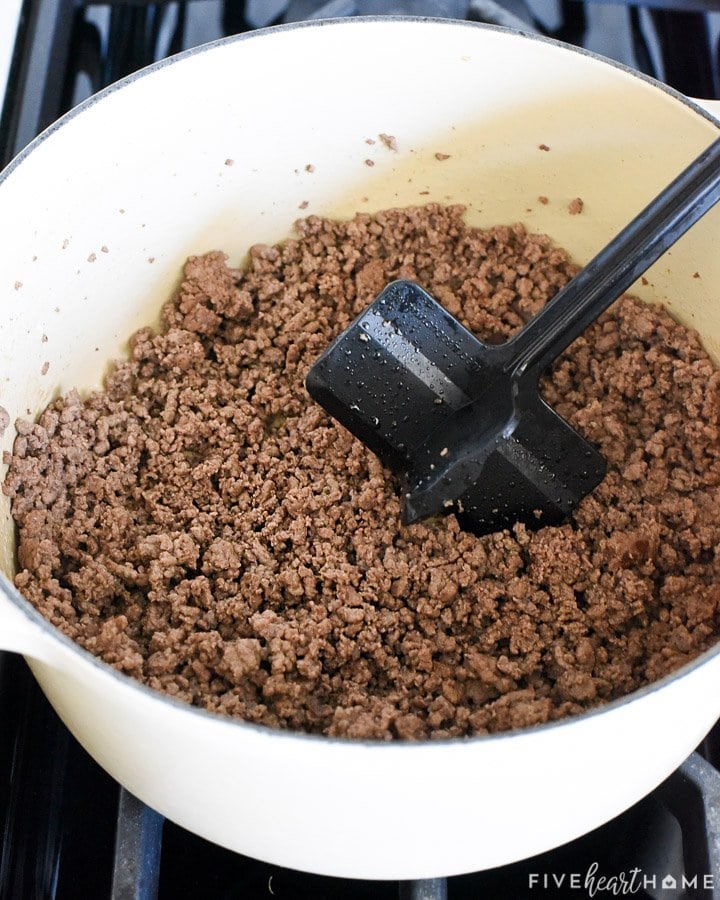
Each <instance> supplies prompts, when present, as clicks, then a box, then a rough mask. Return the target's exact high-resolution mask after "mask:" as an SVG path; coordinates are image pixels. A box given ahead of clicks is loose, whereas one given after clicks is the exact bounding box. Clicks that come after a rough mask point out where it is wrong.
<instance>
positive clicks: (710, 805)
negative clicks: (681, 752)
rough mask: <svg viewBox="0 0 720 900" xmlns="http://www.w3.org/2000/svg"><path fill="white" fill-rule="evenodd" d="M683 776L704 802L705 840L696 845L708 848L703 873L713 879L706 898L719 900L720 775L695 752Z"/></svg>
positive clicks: (682, 768)
mask: <svg viewBox="0 0 720 900" xmlns="http://www.w3.org/2000/svg"><path fill="white" fill-rule="evenodd" d="M680 774H681V775H682V777H683V778H685V779H687V781H688V782H690V783H691V784H692V785H693V786H694V787H695V788H696V789H697V791H698V794H699V797H700V801H701V803H702V808H703V816H702V820H701V821H700V822H698V823H697V825H698V827H699V828H700V829H701V831H702V835H703V836H704V841H703V840H700V841H699V842H697V844H698V845H700V846H703V847H704V848H705V849H706V852H707V859H705V860H703V862H704V863H705V870H704V871H705V872H706V873H707V874H708V875H710V876H712V888H711V889H710V891H709V892H708V894H707V896H711V897H712V900H720V772H718V770H717V769H716V768H715V767H714V766H713V765H711V764H710V763H709V762H708V761H707V760H706V759H703V757H702V756H700V754H699V753H693V754H692V756H689V757H688V758H687V759H686V760H685V762H684V763H683V764H682V766H680Z"/></svg>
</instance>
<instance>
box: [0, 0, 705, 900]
mask: <svg viewBox="0 0 720 900" xmlns="http://www.w3.org/2000/svg"><path fill="white" fill-rule="evenodd" d="M0 2H3V0H0ZM542 3H543V0H501V5H498V3H496V2H495V0H435V2H429V0H427V2H425V0H404V2H402V0H398V2H393V0H363V2H359V0H358V2H355V0H330V2H324V0H246V2H233V0H226V2H221V0H174V2H170V0H166V2H149V0H112V2H105V3H100V2H84V0H24V3H23V7H22V13H21V23H20V28H19V33H18V39H17V43H16V50H15V54H14V58H13V61H12V66H11V71H10V78H9V86H8V92H7V96H6V99H5V103H4V106H3V111H2V117H1V119H0V164H3V163H4V162H7V161H9V160H10V159H11V158H12V157H13V156H14V155H15V154H16V153H17V152H18V151H19V150H21V149H22V148H23V147H24V146H25V145H26V144H27V143H28V142H29V141H30V140H32V138H33V137H34V136H35V135H36V134H37V133H38V132H39V131H41V130H42V129H43V128H44V127H46V126H47V125H49V124H50V123H51V122H53V121H55V120H56V119H57V118H58V117H59V116H60V115H61V114H62V113H63V112H65V111H66V110H67V109H69V108H71V107H72V106H73V105H74V104H75V103H77V102H79V101H80V100H81V99H83V98H84V97H86V96H89V95H90V94H92V93H94V92H95V91H97V90H99V89H100V88H102V87H104V86H105V85H107V84H110V83H112V82H113V81H115V80H117V79H118V78H121V77H122V76H124V75H126V74H128V73H130V72H132V71H135V70H136V69H138V68H140V67H142V66H144V65H147V64H149V63H151V62H153V61H155V60H156V59H159V58H162V57H164V56H167V55H169V54H172V53H175V52H177V51H179V50H181V49H183V48H185V47H188V46H192V45H193V43H197V42H198V39H200V40H207V39H210V38H212V37H218V36H222V35H225V34H234V33H239V32H242V31H246V30H248V29H250V28H253V27H259V26H263V25H269V24H275V23H277V22H281V21H295V20H297V19H301V18H308V17H317V16H322V15H334V16H338V15H356V14H358V13H361V12H362V13H368V14H377V13H381V12H390V13H401V14H420V15H424V14H434V15H444V16H450V17H452V16H455V17H465V18H472V19H475V20H483V21H492V22H494V23H497V24H511V25H512V24H517V23H518V22H520V23H522V26H523V27H524V28H526V29H533V30H536V31H538V32H540V33H543V34H548V35H550V36H553V37H556V38H559V39H561V40H565V41H568V42H569V43H573V44H577V45H582V46H586V45H590V46H596V43H597V37H598V34H597V25H596V26H595V32H593V23H592V21H591V20H592V18H593V15H592V13H593V8H592V7H591V6H590V5H589V4H583V3H581V2H576V0H555V2H554V6H553V10H551V12H552V13H553V14H552V15H544V16H540V15H539V13H538V12H537V9H538V8H539V5H541V4H542ZM551 5H552V4H551V0H545V6H546V7H548V8H549V7H550V6H551ZM659 6H660V3H659V2H658V0H649V2H648V7H651V8H641V7H639V6H630V7H629V8H628V9H627V10H626V9H625V8H624V7H622V6H617V7H615V8H614V17H615V20H616V21H617V22H619V23H620V27H621V28H623V29H624V32H623V33H622V35H621V36H622V38H623V40H622V41H619V40H618V44H620V43H623V44H624V46H625V47H626V48H627V47H629V48H630V49H629V51H628V50H627V49H626V50H625V51H624V53H625V55H624V56H623V55H620V54H619V52H618V54H615V53H614V52H613V51H614V47H615V45H614V44H613V42H612V40H611V41H610V42H609V43H608V41H607V40H606V42H605V46H604V48H603V49H604V52H606V53H607V54H608V55H617V56H618V57H619V58H621V59H622V61H624V62H629V63H630V64H632V65H635V66H636V67H637V68H639V69H640V70H642V71H644V72H646V73H648V74H651V75H654V76H656V77H659V78H661V79H663V80H665V81H667V82H668V83H670V84H672V85H673V86H674V87H677V88H678V89H680V90H683V91H685V92H686V93H689V94H691V95H694V96H700V97H714V96H720V91H719V90H718V88H720V81H719V80H718V47H717V46H714V44H715V42H716V41H717V36H716V35H715V36H713V35H714V34H715V31H716V30H717V28H716V25H717V22H713V20H712V18H711V17H709V16H708V15H707V12H708V10H720V0H664V2H662V8H655V7H659ZM533 10H535V12H533ZM601 30H602V29H601ZM602 36H603V35H602V34H601V35H600V37H602ZM593 42H595V43H593ZM628 53H629V56H628ZM0 723H1V725H0V900H5V898H7V900H26V898H27V900H35V898H37V900H78V898H89V900H95V898H98V900H103V898H110V900H152V898H154V897H159V898H160V900H197V898H203V900H221V898H222V900H230V898H241V897H242V898H243V900H256V898H257V900H260V898H263V900H268V898H272V897H279V898H305V897H307V898H313V900H340V898H342V900H365V898H368V900H369V898H373V900H385V898H388V900H389V898H393V900H397V898H400V900H444V898H449V900H470V898H473V900H477V898H481V897H488V898H495V897H502V898H512V900H523V898H534V897H538V896H541V897H543V898H577V897H581V896H587V895H588V892H587V891H585V892H583V891H578V889H577V888H575V887H573V886H572V884H571V883H570V874H571V873H577V874H578V875H583V876H584V873H586V872H587V871H588V870H590V869H591V867H592V866H593V865H595V864H597V867H598V869H597V871H598V873H599V874H607V875H613V874H616V873H620V872H625V873H630V872H631V871H632V870H633V869H634V868H635V867H640V868H641V869H642V872H643V877H644V879H645V882H644V884H643V885H640V886H638V887H637V890H633V891H632V892H630V891H626V892H625V893H626V894H628V893H632V895H633V896H635V897H640V898H652V900H694V898H712V900H720V813H719V811H720V771H718V768H720V725H719V726H717V727H716V729H715V730H714V731H713V732H712V733H711V734H710V736H709V737H708V739H707V740H706V741H705V742H704V744H703V747H702V748H700V750H701V754H702V755H701V754H700V753H696V754H694V755H693V756H692V757H690V759H689V760H688V761H687V762H686V763H685V764H684V765H683V766H682V767H681V769H679V770H678V771H677V772H675V773H674V774H673V775H672V776H671V777H670V778H669V779H668V780H667V781H666V782H665V783H664V784H663V785H662V786H661V787H660V788H658V789H657V790H656V791H655V792H653V793H652V794H651V795H650V796H649V797H646V798H645V799H644V800H642V801H641V802H640V803H638V804H637V805H636V806H634V807H633V808H632V809H630V810H628V811H627V812H626V813H624V814H623V815H621V816H619V817H618V818H617V819H615V820H614V821H613V822H610V823H608V824H607V825H605V826H603V827H602V828H599V829H597V830H596V831H594V832H592V833H591V834H589V835H586V836H585V837H583V838H581V839H579V840H577V841H574V842H572V843H571V844H568V845H566V846H564V847H561V848H558V849H556V850H553V851H551V852H549V853H546V854H542V855H541V856H538V857H535V858H533V859H531V860H526V861H524V862H521V863H517V864H515V865H512V866H506V867H503V868H500V869H495V870H491V871H487V872H481V873H476V874H473V875H466V876H460V877H456V878H450V879H447V880H446V879H434V880H431V881H419V882H407V883H398V882H362V881H352V880H346V879H335V878H324V877H320V876H313V875H307V874H303V873H299V872H294V871H291V870H287V869H282V868H280V867H277V866H272V865H269V864H265V863H261V862H258V861H256V860H252V859H249V858H246V857H242V856H239V855H237V854H233V853H231V852H229V851H227V850H223V849H222V848H220V847H217V846H215V845H213V844H210V843H208V842H207V841H204V840H202V839H200V838H198V837H196V836H194V835H192V834H190V833H189V832H187V831H184V830H183V829H181V828H179V827H178V826H176V825H174V824H172V823H169V822H165V823H163V821H162V819H161V817H160V816H158V815H157V814H156V813H154V812H153V811H152V810H150V809H148V808H147V807H145V806H144V805H143V804H141V803H140V802H139V801H138V800H136V799H135V798H134V797H132V796H131V795H130V794H128V793H127V792H126V791H124V790H123V789H121V788H119V787H118V785H117V784H116V783H115V782H113V781H112V779H111V778H110V777H109V776H108V775H106V774H105V773H104V772H103V771H102V770H101V769H100V768H99V767H98V766H97V765H96V764H95V763H94V762H93V761H92V760H91V759H90V757H89V756H88V755H87V754H86V753H85V752H84V751H83V750H82V748H81V747H80V746H79V745H78V743H77V742H76V741H75V740H74V739H73V738H72V737H71V735H70V734H69V733H68V732H67V730H66V729H65V728H64V726H63V725H62V723H61V722H60V721H59V719H58V718H57V716H56V715H55V713H54V712H53V710H52V709H51V707H50V706H49V704H48V702H47V701H46V700H45V698H44V696H43V695H42V693H41V692H40V690H39V688H38V687H37V685H36V683H35V682H34V680H33V678H32V676H31V675H30V672H29V670H28V669H27V666H26V665H25V663H24V662H23V661H21V660H19V659H17V658H14V657H10V656H2V654H0ZM479 839H480V838H479ZM563 875H564V878H563ZM535 876H537V879H539V880H536V881H535V882H533V880H532V878H533V877H535ZM553 876H555V879H553ZM548 879H549V880H548ZM557 879H560V880H559V883H558V880H557ZM663 880H664V881H663ZM710 883H712V886H706V885H710Z"/></svg>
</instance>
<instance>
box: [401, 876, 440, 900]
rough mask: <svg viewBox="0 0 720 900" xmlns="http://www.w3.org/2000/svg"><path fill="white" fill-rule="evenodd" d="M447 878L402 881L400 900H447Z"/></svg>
mask: <svg viewBox="0 0 720 900" xmlns="http://www.w3.org/2000/svg"><path fill="white" fill-rule="evenodd" d="M447 895H448V893H447V878H424V879H422V880H419V881H401V882H400V891H399V900H447Z"/></svg>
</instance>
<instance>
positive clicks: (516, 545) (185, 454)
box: [4, 205, 720, 739]
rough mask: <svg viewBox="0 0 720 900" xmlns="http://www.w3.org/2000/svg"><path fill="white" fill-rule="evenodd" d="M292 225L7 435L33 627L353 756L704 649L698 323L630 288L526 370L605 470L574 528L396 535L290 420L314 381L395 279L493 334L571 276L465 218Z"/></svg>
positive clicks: (332, 427)
mask: <svg viewBox="0 0 720 900" xmlns="http://www.w3.org/2000/svg"><path fill="white" fill-rule="evenodd" d="M297 232H298V236H297V237H296V238H294V239H292V240H288V241H287V242H285V243H284V244H282V245H279V246H276V247H268V246H256V247H254V248H253V249H252V250H251V252H250V258H249V263H248V266H247V269H246V270H243V271H236V270H233V269H229V268H228V267H227V266H226V261H225V257H224V256H223V254H221V253H209V254H207V255H206V256H202V257H197V258H193V259H190V260H189V261H188V263H187V265H186V268H185V279H184V281H183V284H182V286H181V288H180V290H179V292H178V294H177V296H176V298H175V299H174V300H173V302H171V303H169V304H168V305H167V306H166V307H165V310H164V313H163V329H162V333H160V334H157V333H155V332H153V331H151V330H150V329H143V330H141V331H140V332H138V333H137V334H136V335H135V336H134V337H133V339H132V341H131V355H130V358H129V360H127V361H124V362H120V363H118V364H117V365H116V366H115V368H114V371H113V372H112V373H111V374H110V376H109V377H108V379H107V382H106V389H105V391H104V392H103V393H94V394H92V395H90V396H89V397H88V398H87V399H86V400H82V399H81V398H80V397H79V396H78V395H77V394H75V393H72V394H69V395H68V396H66V397H62V398H60V399H59V400H57V401H55V402H53V403H52V404H51V405H50V406H49V407H48V409H47V410H46V411H45V412H44V413H43V414H42V415H41V416H40V419H39V422H38V423H37V424H31V423H26V422H19V423H18V425H17V427H18V437H17V439H16V441H15V447H14V454H13V456H12V459H8V461H9V462H10V469H9V474H8V476H7V479H6V482H5V485H4V490H5V492H6V493H7V494H8V495H9V496H10V497H11V498H12V508H13V515H14V517H15V520H16V522H17V524H18V528H19V532H18V534H19V541H18V562H19V573H18V575H17V578H16V583H17V586H18V587H19V588H20V590H21V591H22V592H23V593H24V594H25V596H26V597H28V598H29V599H30V600H31V601H32V602H33V603H34V604H35V606H37V608H38V609H39V610H40V611H41V612H42V613H43V615H45V616H46V617H47V618H48V619H49V620H50V621H51V622H52V623H53V624H55V625H56V626H57V627H58V628H60V629H61V630H62V631H64V632H65V634H67V635H69V636H70V637H71V638H73V639H74V640H76V641H77V642H78V643H80V644H81V645H82V646H83V647H85V648H87V649H88V650H89V651H91V652H92V653H94V654H96V655H97V656H99V657H101V658H102V659H104V660H105V661H106V662H107V663H109V664H110V665H112V666H115V667H116V668H117V669H119V670H120V671H123V672H126V673H128V674H129V675H131V676H133V677H135V678H138V679H140V680H141V681H143V682H145V683H146V684H148V685H150V686H151V687H153V688H157V689H158V690H161V691H165V692H166V693H168V694H170V695H172V696H174V697H177V698H180V699H182V700H185V701H187V702H188V703H192V704H195V705H198V706H202V707H205V708H206V709H209V710H214V711H217V712H221V713H225V714H228V715H231V716H237V717H240V718H243V719H247V720H249V721H251V722H259V723H263V724H265V725H270V726H273V727H278V728H289V729H297V730H302V731H311V732H321V733H323V734H327V735H336V736H337V735H342V736H347V737H353V738H380V739H390V738H406V739H417V738H427V737H433V738H447V737H451V736H459V735H473V734H483V733H486V732H497V731H503V730H506V729H511V728H517V727H521V726H527V725H534V724H536V723H539V722H546V721H548V720H554V719H559V718H561V717H563V716H567V715H570V714H573V713H579V712H581V711H583V710H586V709H588V708H590V707H593V706H596V705H598V704H602V703H604V702H606V701H608V700H611V699H612V698H615V697H619V696H622V695H623V694H626V693H628V692H629V691H632V690H634V689H636V688H638V687H640V686H641V685H643V684H646V683H647V682H650V681H653V680H654V679H657V678H659V677H660V676H662V675H664V674H666V673H667V672H670V671H672V670H673V669H675V668H677V667H678V666H680V665H681V664H683V663H685V662H687V661H688V660H690V659H692V658H693V657H694V656H695V655H696V654H697V653H699V652H700V651H701V650H703V649H705V648H706V647H707V646H709V645H710V644H711V643H712V642H713V640H714V639H715V636H716V633H717V631H718V602H719V601H720V580H719V579H718V569H719V567H720V562H719V560H718V552H717V548H718V541H719V540H720V516H718V515H717V510H718V508H720V488H719V485H720V461H719V459H718V456H719V454H720V441H719V439H718V438H719V432H718V416H719V414H720V391H719V386H720V374H719V373H718V372H717V371H715V369H714V367H713V365H712V363H711V362H710V360H709V359H708V356H707V355H706V353H705V352H704V351H703V349H702V347H701V345H700V342H699V340H698V337H697V335H696V334H695V333H693V332H691V331H688V330H687V329H686V328H684V327H682V326H680V325H678V324H677V323H676V322H674V321H673V319H671V318H670V316H669V315H668V314H667V313H666V312H665V311H663V310H662V309H659V308H655V307H649V306H646V305H643V304H642V303H640V302H638V301H637V300H633V299H629V298H625V299H623V300H621V301H619V302H618V303H617V304H615V306H614V307H613V308H612V309H611V310H610V311H609V312H608V313H606V314H605V315H604V316H603V317H602V319H601V320H600V321H599V322H598V323H597V324H595V325H593V326H592V327H591V328H589V329H588V331H587V332H586V333H585V335H584V336H583V337H582V338H580V339H579V340H577V341H576V342H575V343H574V344H573V345H572V347H571V348H570V349H569V351H568V352H566V353H565V354H564V355H563V357H562V358H561V359H560V360H559V361H558V362H557V363H556V365H555V366H554V367H553V369H552V371H551V372H550V373H549V374H548V376H547V377H546V378H545V380H544V384H543V392H544V396H545V397H546V399H547V400H548V401H549V403H550V404H551V405H552V406H554V407H555V409H557V410H558V412H559V413H560V414H561V415H563V416H564V417H565V418H566V419H567V420H568V421H569V422H570V423H571V424H572V425H574V426H575V427H576V428H577V429H578V430H579V431H580V432H581V433H582V434H583V435H584V436H585V437H586V438H588V439H589V440H591V441H594V442H595V443H596V444H597V445H598V446H599V448H600V450H601V452H602V453H603V454H604V456H605V457H606V458H607V460H608V462H609V471H608V475H607V477H606V478H605V480H604V481H603V483H602V484H601V485H600V486H599V487H598V488H597V490H595V492H594V493H593V494H592V495H591V496H589V497H587V498H586V499H585V500H584V501H583V502H582V503H581V505H580V507H579V508H578V510H577V512H576V513H575V515H574V517H573V519H572V521H570V522H568V523H567V524H566V525H563V526H561V527H552V528H551V527H549V528H544V529H542V530H540V531H537V532H530V531H528V530H526V528H525V527H523V526H522V525H518V526H516V527H515V528H514V529H512V531H503V532H500V533H497V534H493V535H489V536H486V537H481V538H478V537H475V536H473V535H471V534H467V533H463V532H462V531H460V529H459V527H458V524H457V521H456V519H455V518H454V517H453V516H452V515H449V516H447V517H441V518H437V519H434V520H431V521H427V522H424V523H421V524H417V525H413V526H410V527H403V526H401V524H400V510H401V503H400V499H399V494H398V485H397V484H396V482H395V481H394V479H393V477H392V476H391V475H390V473H389V472H388V471H386V470H384V469H383V468H382V466H381V465H380V463H379V462H378V460H377V459H376V458H375V457H374V456H373V455H372V454H371V453H370V452H369V451H368V450H366V449H365V447H364V446H363V445H362V444H361V443H359V442H358V441H356V440H355V439H354V438H353V437H352V436H351V435H350V434H349V433H348V432H347V431H345V430H344V429H343V428H341V427H340V426H338V425H337V424H336V423H335V422H334V421H332V420H331V419H330V418H328V416H327V415H326V414H325V413H324V411H323V410H322V409H321V408H320V407H319V406H317V405H316V404H315V403H313V402H312V401H311V400H310V398H309V397H308V395H307V393H306V391H305V388H304V378H305V374H306V373H307V371H308V368H309V367H310V366H311V365H312V363H313V362H314V361H315V360H316V359H317V357H318V356H319V355H320V353H321V352H322V351H323V350H324V349H325V347H326V346H327V344H328V341H329V340H330V338H331V337H333V335H336V334H337V333H338V332H339V331H340V330H341V329H343V328H345V327H346V326H347V325H348V324H349V323H350V321H351V320H352V318H353V317H354V316H356V315H357V314H358V313H359V312H360V311H361V310H362V309H364V308H365V306H366V305H367V304H369V303H370V302H371V300H372V299H373V298H374V297H375V295H376V294H377V293H378V292H379V291H380V290H381V289H382V288H383V286H384V285H385V284H386V283H387V282H388V281H390V280H392V279H394V278H410V279H415V280H417V281H418V282H420V283H421V284H422V285H423V286H425V287H426V288H427V289H429V290H430V291H431V292H432V293H433V294H434V295H435V296H436V297H437V298H438V300H440V301H441V302H442V303H443V304H445V306H446V307H447V308H448V309H449V310H450V311H451V312H452V313H453V314H454V315H456V316H458V317H459V318H460V319H461V320H462V321H463V322H464V323H465V324H466V325H467V326H468V327H470V328H471V329H472V330H473V331H474V332H476V333H477V334H478V335H479V336H480V337H482V338H484V339H486V340H489V341H499V340H504V339H505V338H507V337H508V336H509V335H510V334H512V333H513V332H514V331H515V330H517V329H518V328H519V327H520V326H521V325H522V324H523V323H524V322H525V321H527V319H528V318H529V317H530V316H532V315H533V314H534V313H535V312H537V311H538V309H539V308H540V307H541V306H542V305H543V303H545V302H546V300H547V299H548V298H549V297H551V296H552V295H553V294H554V293H555V292H556V291H557V290H558V289H559V288H560V287H561V286H562V285H563V284H565V282H566V281H567V280H568V279H569V278H570V277H571V276H572V275H573V274H574V272H575V271H576V270H575V267H574V266H573V265H572V264H571V263H570V262H569V260H568V258H567V256H566V254H565V253H564V252H563V251H562V250H559V249H557V248H555V247H553V246H552V244H551V242H550V241H549V239H548V238H546V237H542V236H538V235H531V234H528V233H526V231H525V230H524V228H522V227H520V226H515V227H500V228H494V229H491V230H489V231H480V230H476V229H472V228H469V227H467V226H466V225H465V224H464V223H463V219H462V209H461V208H459V207H446V208H443V207H441V206H438V205H429V206H426V207H423V208H419V209H406V210H392V211H389V212H384V213H379V214H377V215H376V216H370V215H357V216H356V217H355V218H354V219H352V220H351V221H349V222H333V221H327V220H323V219H320V218H317V217H315V216H311V217H310V218H307V219H305V220H303V221H300V222H299V223H298V224H297Z"/></svg>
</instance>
